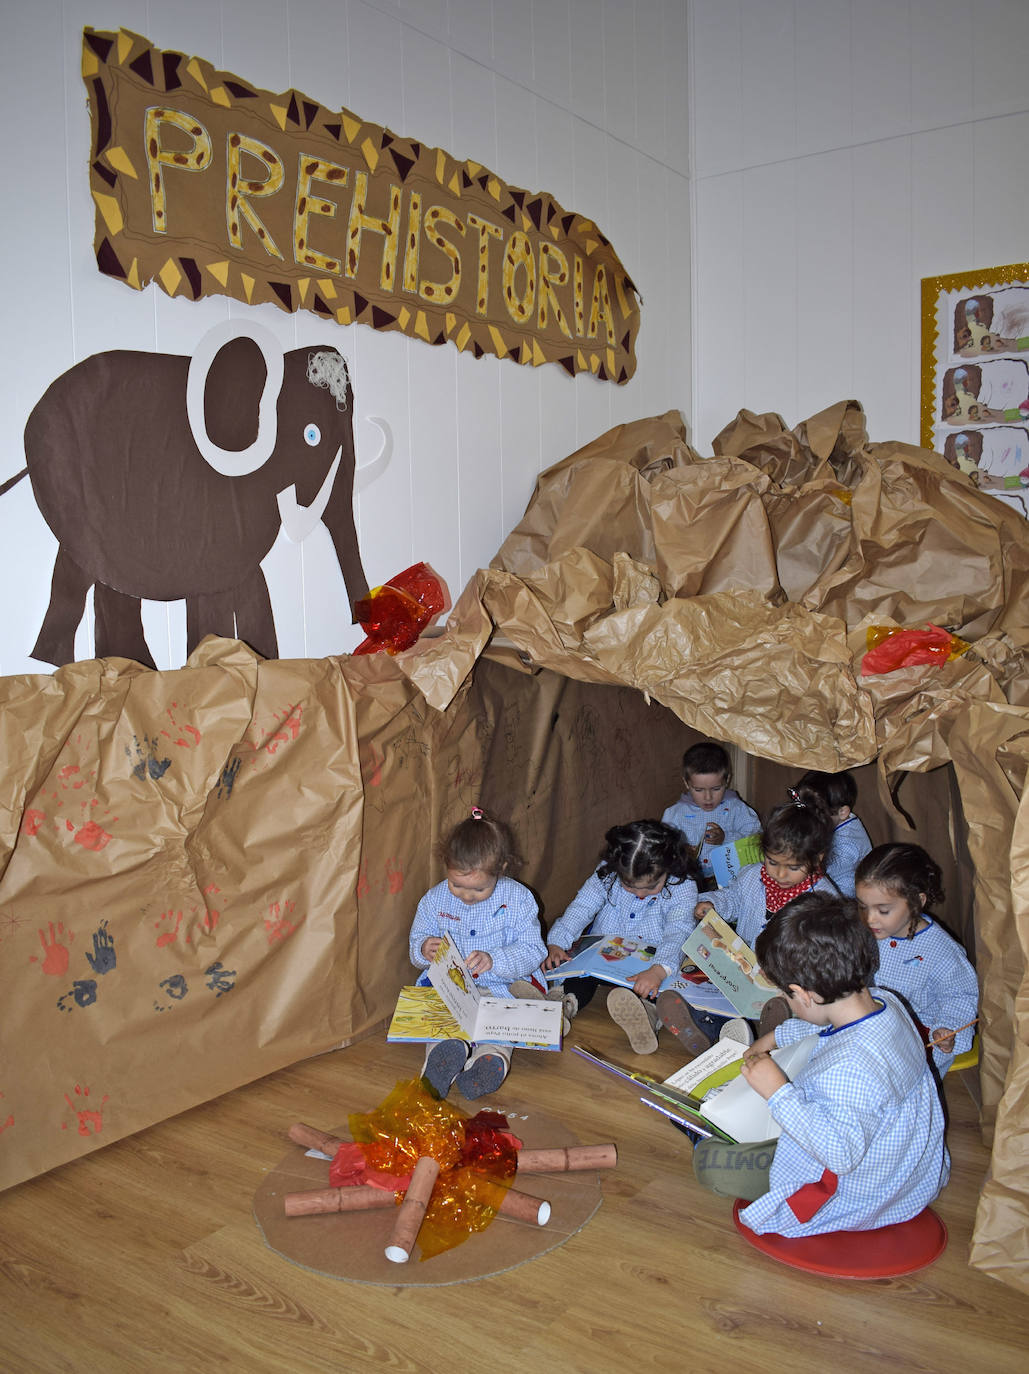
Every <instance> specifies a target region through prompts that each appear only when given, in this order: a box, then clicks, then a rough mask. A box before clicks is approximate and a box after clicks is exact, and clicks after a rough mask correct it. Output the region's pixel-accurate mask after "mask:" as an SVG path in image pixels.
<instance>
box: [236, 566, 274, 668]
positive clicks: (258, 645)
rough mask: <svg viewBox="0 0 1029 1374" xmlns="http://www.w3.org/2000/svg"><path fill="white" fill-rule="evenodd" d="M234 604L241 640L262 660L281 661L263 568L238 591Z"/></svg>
mask: <svg viewBox="0 0 1029 1374" xmlns="http://www.w3.org/2000/svg"><path fill="white" fill-rule="evenodd" d="M235 601H236V635H237V636H238V638H240V639H241V640H243V642H244V644H249V645H250V647H251V649H256V651H257V652H258V653H259V654H260V655H261V656H262V657H263V658H278V656H279V641H278V637H277V636H276V634H275V620H274V618H273V616H272V601H271V597H270V596H269V595H268V583H267V582H266V581H265V580H264V573H263V572H262V571H261V569H260V568H258V569H257V570H256V572H255V573H254V575H253V576H252V577H249V578H247V580H246V582H243V583H241V584H240V585H239V586H238V587H237V588H236V592H235Z"/></svg>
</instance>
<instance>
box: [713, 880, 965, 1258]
mask: <svg viewBox="0 0 1029 1374" xmlns="http://www.w3.org/2000/svg"><path fill="white" fill-rule="evenodd" d="M756 952H757V956H758V958H759V960H760V961H761V967H762V968H763V969H764V971H765V973H766V974H767V975H768V977H769V978H771V979H772V981H773V982H774V983H775V984H776V986H777V987H780V988H782V989H783V992H784V994H785V995H786V996H787V998H788V1000H789V1004H790V1009H791V1011H792V1013H793V1016H792V1018H791V1019H790V1020H789V1021H784V1022H783V1023H782V1024H781V1025H779V1026H777V1027H776V1029H775V1030H774V1031H773V1032H771V1034H769V1035H766V1036H763V1037H762V1038H761V1039H760V1040H757V1041H755V1043H754V1044H753V1045H751V1046H750V1047H749V1048H748V1049H747V1050H745V1051H744V1055H743V1065H742V1073H743V1076H744V1078H745V1079H746V1080H747V1082H748V1083H749V1084H750V1086H751V1087H752V1088H753V1089H754V1090H755V1092H757V1093H759V1094H760V1096H761V1097H763V1098H764V1099H765V1100H766V1102H767V1104H768V1109H769V1111H770V1112H771V1114H772V1116H773V1118H774V1119H775V1120H776V1121H777V1122H778V1123H779V1125H780V1127H781V1135H780V1136H779V1138H778V1140H776V1141H765V1142H761V1143H759V1144H754V1145H743V1144H741V1145H727V1144H725V1143H723V1142H721V1141H718V1140H714V1139H711V1140H702V1141H700V1142H699V1143H698V1144H697V1145H696V1146H695V1148H694V1155H693V1165H694V1171H695V1173H696V1175H697V1178H698V1180H699V1181H700V1182H701V1183H702V1184H704V1186H706V1187H710V1188H712V1189H713V1190H714V1191H715V1192H718V1193H722V1194H725V1195H726V1196H731V1197H740V1198H743V1199H745V1200H747V1201H749V1202H750V1205H749V1206H748V1207H745V1208H743V1209H742V1210H741V1211H740V1221H741V1222H743V1223H744V1225H746V1226H749V1227H750V1229H751V1230H752V1231H755V1232H758V1233H759V1234H763V1233H765V1232H775V1233H776V1234H778V1235H781V1236H808V1235H815V1234H818V1233H820V1232H824V1231H870V1230H875V1229H877V1228H878V1227H880V1226H889V1225H892V1224H893V1223H895V1222H901V1221H907V1220H909V1219H910V1218H911V1217H913V1216H916V1215H917V1214H918V1213H919V1212H921V1211H922V1210H923V1208H925V1207H927V1206H928V1205H929V1203H930V1202H932V1200H933V1198H935V1197H936V1195H937V1194H938V1193H939V1191H940V1189H941V1188H942V1187H943V1186H944V1184H945V1183H946V1182H947V1178H948V1176H949V1173H950V1157H949V1155H948V1153H947V1149H946V1146H945V1144H944V1140H943V1130H944V1119H943V1106H942V1103H941V1101H940V1095H939V1092H938V1091H937V1088H936V1083H935V1080H934V1078H933V1075H932V1071H931V1069H930V1068H929V1064H928V1061H927V1059H926V1055H925V1047H924V1045H923V1042H922V1039H921V1037H920V1035H919V1034H918V1031H917V1030H916V1028H915V1025H914V1023H913V1022H912V1020H911V1017H910V1016H909V1015H908V1014H907V1012H906V1011H905V1009H904V1007H903V1005H902V1004H901V1003H900V1001H899V999H897V998H896V997H894V996H893V994H892V993H890V992H887V991H885V990H883V989H880V988H877V987H872V986H871V982H872V979H873V978H874V976H875V972H876V968H877V964H878V957H879V951H878V946H877V943H876V940H875V937H874V936H873V935H872V932H871V931H870V930H869V929H868V927H867V926H866V925H865V923H864V922H863V921H862V920H861V918H860V916H859V915H858V913H857V910H856V908H855V904H854V903H853V902H852V901H850V900H848V899H846V898H842V897H836V896H831V895H829V894H828V893H822V892H809V893H805V894H804V895H803V896H801V897H797V898H795V899H794V900H793V901H792V902H790V903H789V904H788V905H787V906H785V907H783V909H782V910H781V911H780V912H778V913H777V914H776V915H775V916H773V917H772V919H771V920H770V921H769V922H768V924H767V926H766V927H765V929H764V930H763V931H762V932H761V934H760V935H759V936H758V940H757V951H756ZM812 1026H816V1027H821V1028H822V1029H821V1030H820V1031H819V1032H818V1039H817V1042H816V1044H815V1047H814V1049H813V1050H812V1053H811V1057H810V1059H809V1060H808V1061H807V1063H806V1065H805V1066H804V1068H803V1069H801V1070H800V1071H799V1072H798V1074H797V1076H796V1078H795V1079H794V1081H793V1082H792V1083H791V1082H790V1081H789V1079H787V1077H786V1076H785V1074H784V1073H783V1072H782V1070H781V1069H780V1068H779V1066H778V1065H777V1064H776V1063H775V1061H774V1060H773V1059H772V1058H771V1053H770V1052H771V1050H772V1049H773V1048H774V1047H775V1046H776V1045H780V1046H782V1045H786V1044H790V1043H793V1042H794V1041H797V1040H800V1039H802V1038H803V1037H804V1036H806V1035H809V1034H811V1027H812Z"/></svg>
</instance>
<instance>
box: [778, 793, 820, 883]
mask: <svg viewBox="0 0 1029 1374" xmlns="http://www.w3.org/2000/svg"><path fill="white" fill-rule="evenodd" d="M832 832H833V824H832V821H831V819H830V818H829V813H828V811H826V809H825V807H824V806H823V805H822V803H821V801H820V800H818V798H816V797H814V796H811V797H810V798H809V799H805V798H801V799H800V800H798V801H795V802H787V803H786V805H785V806H777V807H776V808H775V810H774V811H772V812H770V813H769V815H768V818H767V819H766V821H765V824H764V827H763V829H762V831H761V847H762V849H763V850H764V852H765V853H766V854H789V855H790V856H791V857H792V858H794V859H796V861H797V862H798V863H801V864H803V865H804V867H805V868H806V869H807V871H808V873H816V872H818V871H819V870H820V869H821V867H822V862H823V860H824V859H825V855H826V851H827V850H828V848H829V845H830V844H831V842H832Z"/></svg>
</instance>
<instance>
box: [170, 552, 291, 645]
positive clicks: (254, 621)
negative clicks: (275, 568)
mask: <svg viewBox="0 0 1029 1374" xmlns="http://www.w3.org/2000/svg"><path fill="white" fill-rule="evenodd" d="M205 635H221V636H222V638H223V639H237V638H238V639H242V640H243V641H244V642H245V643H247V644H249V645H250V647H251V648H252V649H254V650H256V651H257V653H259V654H261V656H262V657H263V658H278V656H279V646H278V641H277V639H276V637H275V621H274V620H273V619H272V604H271V599H270V597H269V596H268V585H267V583H266V582H265V580H264V573H263V572H262V571H261V569H260V568H259V567H258V568H256V569H255V570H254V572H253V573H252V574H251V576H250V577H248V578H247V580H246V581H245V582H241V583H240V585H239V586H238V587H234V588H233V589H232V590H231V591H227V592H216V593H213V594H205V595H201V596H194V597H189V598H187V600H186V652H187V653H189V654H191V653H192V652H193V650H194V649H195V648H196V646H197V645H198V644H199V643H200V641H201V640H202V639H203V638H204V636H205Z"/></svg>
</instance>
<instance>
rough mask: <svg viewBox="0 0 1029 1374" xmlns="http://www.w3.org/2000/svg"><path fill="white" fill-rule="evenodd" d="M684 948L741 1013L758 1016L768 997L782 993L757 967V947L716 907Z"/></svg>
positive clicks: (753, 1018)
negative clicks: (733, 926) (726, 919)
mask: <svg viewBox="0 0 1029 1374" xmlns="http://www.w3.org/2000/svg"><path fill="white" fill-rule="evenodd" d="M682 949H683V953H684V954H685V955H686V957H687V959H689V960H691V961H692V962H693V963H694V964H696V966H697V968H698V969H700V970H701V972H703V973H704V974H706V975H707V977H708V978H709V979H710V981H711V982H712V983H713V984H714V985H715V987H717V988H719V989H721V991H722V992H723V993H724V994H725V996H726V997H727V998H728V1000H729V1001H730V1002H731V1003H732V1006H733V1008H734V1009H735V1011H736V1013H737V1015H739V1016H744V1017H746V1018H747V1019H748V1020H757V1018H758V1017H759V1016H760V1015H761V1008H762V1007H763V1006H764V1004H765V1003H766V1002H767V1001H768V1000H769V998H771V997H777V996H779V989H778V988H777V987H776V986H775V985H774V983H772V982H770V981H769V979H767V978H766V977H765V975H764V974H763V973H762V972H761V969H760V968H759V967H758V962H757V956H756V955H755V954H754V951H753V950H752V949H751V948H750V946H749V945H747V944H745V943H744V942H743V940H742V939H741V938H740V937H739V936H738V935H737V934H736V932H735V931H734V930H733V928H732V927H731V926H730V925H727V924H726V922H725V921H723V920H722V918H721V916H719V915H718V914H717V912H715V911H709V912H708V913H707V915H705V916H704V918H703V920H702V921H700V922H699V923H698V924H697V926H696V928H695V929H694V931H693V933H692V934H691V935H690V936H689V938H688V939H687V940H686V942H685V944H684V945H683V947H682ZM689 1000H690V999H689V998H687V1001H689Z"/></svg>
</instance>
